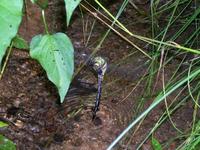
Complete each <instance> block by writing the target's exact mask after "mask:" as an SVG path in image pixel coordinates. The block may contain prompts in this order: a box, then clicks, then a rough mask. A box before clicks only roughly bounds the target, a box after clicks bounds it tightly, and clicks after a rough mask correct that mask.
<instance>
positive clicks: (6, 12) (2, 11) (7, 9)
mask: <svg viewBox="0 0 200 150" xmlns="http://www.w3.org/2000/svg"><path fill="white" fill-rule="evenodd" d="M22 8H23V0H0V66H1V63H2V59H3V57H4V55H5V53H6V49H7V47H8V46H9V44H10V42H11V40H12V38H14V37H15V35H16V34H17V31H18V27H19V25H20V22H21V20H22Z"/></svg>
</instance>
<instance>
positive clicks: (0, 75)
mask: <svg viewBox="0 0 200 150" xmlns="http://www.w3.org/2000/svg"><path fill="white" fill-rule="evenodd" d="M12 47H13V42H12V43H11V44H10V47H9V50H8V54H7V55H6V58H5V61H4V63H3V67H2V70H1V72H0V80H1V79H2V77H3V73H4V71H5V68H6V65H7V63H8V59H9V56H10V54H11V51H12Z"/></svg>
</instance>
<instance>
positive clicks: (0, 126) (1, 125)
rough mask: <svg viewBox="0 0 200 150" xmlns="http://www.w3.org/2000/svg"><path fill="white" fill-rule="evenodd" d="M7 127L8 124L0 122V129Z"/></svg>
mask: <svg viewBox="0 0 200 150" xmlns="http://www.w3.org/2000/svg"><path fill="white" fill-rule="evenodd" d="M7 126H8V124H6V123H4V122H2V121H0V128H2V127H7Z"/></svg>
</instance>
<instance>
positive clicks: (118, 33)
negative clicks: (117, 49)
mask: <svg viewBox="0 0 200 150" xmlns="http://www.w3.org/2000/svg"><path fill="white" fill-rule="evenodd" d="M80 5H81V6H82V7H83V8H84V9H86V10H87V11H88V12H90V14H92V15H93V16H94V17H95V18H97V19H98V20H100V21H101V22H102V23H104V24H105V25H106V26H108V27H109V28H110V29H111V30H112V31H114V32H115V33H116V34H117V35H119V36H120V37H121V38H122V39H124V40H125V41H126V42H128V43H129V44H130V45H132V46H133V47H135V48H136V49H138V50H139V51H140V52H142V53H143V54H144V55H145V56H147V57H148V58H150V59H152V58H151V56H149V55H148V54H147V53H146V52H144V51H143V50H142V49H141V48H140V47H138V46H137V45H136V44H134V43H133V42H131V41H130V40H129V39H127V38H126V37H125V36H124V35H122V34H121V33H120V32H118V31H117V30H115V29H114V28H113V27H112V26H111V25H109V24H108V23H106V22H105V21H104V20H102V19H101V18H100V17H99V16H98V15H97V13H94V12H92V11H90V10H89V9H88V8H87V7H85V6H84V5H82V4H80Z"/></svg>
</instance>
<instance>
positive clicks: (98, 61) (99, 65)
mask: <svg viewBox="0 0 200 150" xmlns="http://www.w3.org/2000/svg"><path fill="white" fill-rule="evenodd" d="M91 64H92V69H93V70H94V71H95V72H96V73H97V74H98V75H99V74H100V75H102V76H104V74H105V72H106V70H107V62H106V60H105V59H104V58H102V57H99V56H98V57H94V58H93V59H92V60H91Z"/></svg>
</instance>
